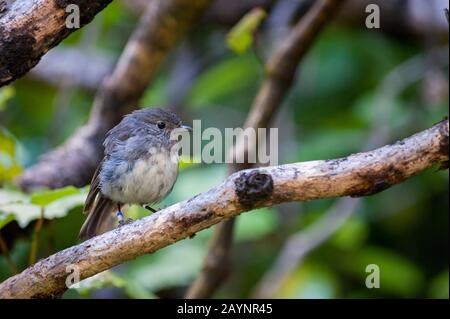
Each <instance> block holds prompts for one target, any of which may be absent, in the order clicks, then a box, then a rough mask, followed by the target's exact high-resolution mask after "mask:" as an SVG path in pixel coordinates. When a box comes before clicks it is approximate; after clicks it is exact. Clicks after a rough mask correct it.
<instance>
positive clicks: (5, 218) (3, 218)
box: [0, 213, 14, 229]
mask: <svg viewBox="0 0 450 319" xmlns="http://www.w3.org/2000/svg"><path fill="white" fill-rule="evenodd" d="M13 220H14V215H12V214H2V213H0V229H2V228H3V227H5V226H6V225H8V224H9V223H10V222H12V221H13Z"/></svg>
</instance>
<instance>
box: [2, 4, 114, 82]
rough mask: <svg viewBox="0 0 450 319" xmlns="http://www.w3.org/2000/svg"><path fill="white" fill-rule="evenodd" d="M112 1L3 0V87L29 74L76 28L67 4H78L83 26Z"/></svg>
mask: <svg viewBox="0 0 450 319" xmlns="http://www.w3.org/2000/svg"><path fill="white" fill-rule="evenodd" d="M110 2H111V0H95V1H86V0H70V1H63V0H21V1H12V2H11V1H3V0H2V1H0V87H1V86H3V85H6V84H8V83H10V82H12V81H14V80H15V79H17V78H19V77H21V76H22V75H24V74H25V73H27V72H28V71H29V70H30V69H31V68H32V67H34V66H35V65H36V64H37V63H38V62H39V60H40V58H41V57H42V56H43V55H44V54H45V53H47V51H48V50H50V49H51V48H52V47H54V46H55V45H57V44H58V43H59V42H61V40H63V39H64V38H65V37H67V36H68V35H69V34H70V33H72V32H73V31H76V30H77V29H76V28H67V27H66V15H67V13H66V7H67V6H68V5H69V4H75V5H78V8H79V10H80V11H79V13H80V26H82V25H85V24H87V23H89V22H91V20H92V19H94V17H95V16H96V15H97V13H99V12H100V11H102V10H103V9H104V8H105V7H106V6H107V5H108V4H109V3H110Z"/></svg>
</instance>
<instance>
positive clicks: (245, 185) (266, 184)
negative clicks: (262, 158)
mask: <svg viewBox="0 0 450 319" xmlns="http://www.w3.org/2000/svg"><path fill="white" fill-rule="evenodd" d="M234 186H235V192H236V196H237V197H238V201H239V203H240V204H241V205H242V206H244V207H246V208H251V207H253V206H254V205H255V204H257V203H258V202H259V201H261V200H265V199H267V198H269V197H270V196H271V195H272V193H273V179H272V176H270V175H269V174H265V173H261V172H260V171H258V170H253V171H250V172H249V173H247V172H242V173H241V174H239V177H237V178H236V179H235V180H234Z"/></svg>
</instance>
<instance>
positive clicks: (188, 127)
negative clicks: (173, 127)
mask: <svg viewBox="0 0 450 319" xmlns="http://www.w3.org/2000/svg"><path fill="white" fill-rule="evenodd" d="M180 127H181V128H182V129H185V130H187V131H189V132H192V127H190V126H189V125H181V126H180Z"/></svg>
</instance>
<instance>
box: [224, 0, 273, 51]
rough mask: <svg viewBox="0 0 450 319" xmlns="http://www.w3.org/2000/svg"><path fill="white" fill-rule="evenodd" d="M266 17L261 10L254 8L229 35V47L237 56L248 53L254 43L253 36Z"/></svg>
mask: <svg viewBox="0 0 450 319" xmlns="http://www.w3.org/2000/svg"><path fill="white" fill-rule="evenodd" d="M266 16H267V13H266V12H265V11H264V10H263V9H261V8H254V9H253V10H251V11H250V12H249V13H247V14H246V15H244V17H243V18H242V19H241V20H240V21H239V22H238V23H237V24H236V25H235V26H234V27H233V28H232V29H231V31H230V32H229V33H228V35H227V44H228V47H229V48H230V49H231V50H233V51H234V52H235V53H237V54H242V53H244V52H246V51H247V50H248V48H249V47H250V46H251V45H252V43H253V34H254V33H255V31H256V29H257V28H258V27H259V25H260V24H261V22H262V21H263V20H264V18H265V17H266Z"/></svg>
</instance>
